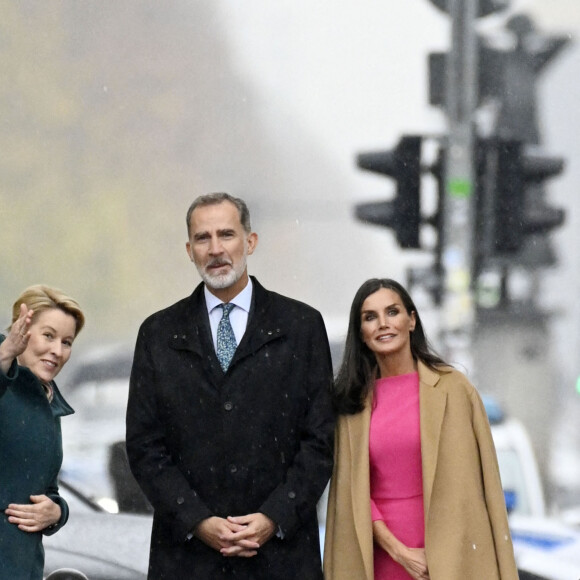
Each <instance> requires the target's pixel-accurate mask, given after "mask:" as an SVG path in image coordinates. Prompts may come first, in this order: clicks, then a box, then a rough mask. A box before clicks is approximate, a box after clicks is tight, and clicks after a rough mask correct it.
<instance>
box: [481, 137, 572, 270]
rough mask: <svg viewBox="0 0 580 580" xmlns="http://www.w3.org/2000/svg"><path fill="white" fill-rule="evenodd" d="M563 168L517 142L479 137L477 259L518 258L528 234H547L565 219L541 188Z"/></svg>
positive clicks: (557, 161) (553, 159)
mask: <svg viewBox="0 0 580 580" xmlns="http://www.w3.org/2000/svg"><path fill="white" fill-rule="evenodd" d="M563 168H564V161H563V159H562V158H561V157H554V156H549V155H546V154H544V153H542V152H541V151H539V150H538V149H537V148H534V147H532V146H529V145H524V144H523V143H522V142H521V141H515V140H504V139H499V138H491V139H480V140H478V143H477V146H476V171H477V184H478V191H477V229H476V232H477V239H478V244H477V245H478V257H479V261H481V260H485V259H486V258H490V257H500V258H501V257H504V258H510V259H514V258H515V259H517V254H518V253H520V252H521V251H522V250H523V249H524V246H525V244H526V242H527V240H528V239H529V237H530V236H532V235H538V236H541V237H542V236H543V237H546V235H547V234H549V233H550V232H551V230H553V229H555V228H557V227H559V226H561V225H562V224H563V223H564V216H565V213H564V210H562V209H560V208H554V207H552V206H549V205H547V204H546V202H545V199H544V197H545V195H544V187H543V184H544V182H545V181H546V180H547V179H549V178H551V177H554V176H556V175H558V174H559V173H561V172H562V170H563ZM524 265H526V264H524Z"/></svg>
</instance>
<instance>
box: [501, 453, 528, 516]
mask: <svg viewBox="0 0 580 580" xmlns="http://www.w3.org/2000/svg"><path fill="white" fill-rule="evenodd" d="M497 460H498V463H499V471H500V474H501V482H502V487H503V489H504V491H508V492H515V505H514V506H513V509H512V513H516V514H521V515H529V514H531V509H530V499H529V497H528V493H527V488H526V482H525V478H524V473H523V469H522V464H521V462H520V458H519V456H518V454H517V453H516V451H515V450H514V449H498V450H497Z"/></svg>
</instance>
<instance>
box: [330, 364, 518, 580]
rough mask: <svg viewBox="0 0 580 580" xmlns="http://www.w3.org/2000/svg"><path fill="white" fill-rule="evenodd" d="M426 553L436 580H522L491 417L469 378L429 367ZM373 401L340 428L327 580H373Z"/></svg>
mask: <svg viewBox="0 0 580 580" xmlns="http://www.w3.org/2000/svg"><path fill="white" fill-rule="evenodd" d="M418 371H419V383H420V386H419V401H420V423H421V455H422V470H423V499H424V507H425V550H426V555H427V565H428V567H429V572H430V578H431V580H465V579H466V578H469V579H470V580H517V578H518V573H517V570H516V565H515V561H514V553H513V547H512V542H511V537H510V532H509V528H508V520H507V513H506V508H505V500H504V496H503V491H502V486H501V481H500V476H499V467H498V463H497V457H496V454H495V447H494V444H493V439H492V436H491V430H490V427H489V422H488V420H487V415H486V412H485V408H484V406H483V403H482V401H481V398H480V397H479V394H478V393H477V391H476V389H475V387H473V385H471V383H469V381H468V380H467V378H466V377H465V376H464V375H463V374H462V373H460V372H459V371H457V370H455V369H452V368H451V367H443V368H441V369H439V370H437V371H433V370H431V369H430V368H428V367H427V366H426V365H424V364H423V363H421V362H420V363H419V366H418ZM370 408H371V404H370V398H369V401H368V402H367V405H366V406H365V409H364V410H363V411H362V412H361V413H358V414H356V415H342V416H340V417H339V421H338V424H337V429H336V442H335V465H334V472H333V476H332V480H331V487H330V495H329V503H328V513H327V520H326V522H327V526H326V541H325V548H324V578H325V580H353V579H356V580H373V532H372V522H371V508H370V483H369V451H368V450H369V425H370V415H371V411H370Z"/></svg>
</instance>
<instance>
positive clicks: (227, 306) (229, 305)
mask: <svg viewBox="0 0 580 580" xmlns="http://www.w3.org/2000/svg"><path fill="white" fill-rule="evenodd" d="M234 306H235V304H232V303H231V302H228V303H227V304H222V305H221V307H222V310H223V311H224V314H223V315H224V316H229V315H230V312H231V311H232V309H233V307H234Z"/></svg>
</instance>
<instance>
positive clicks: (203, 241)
mask: <svg viewBox="0 0 580 580" xmlns="http://www.w3.org/2000/svg"><path fill="white" fill-rule="evenodd" d="M257 242H258V236H257V235H256V234H255V233H250V234H247V233H246V232H245V231H244V228H243V227H242V224H241V222H240V214H239V212H238V210H237V208H236V206H235V205H234V204H233V203H230V202H229V201H224V202H222V203H219V204H212V205H205V206H200V207H197V208H196V209H195V210H194V211H193V213H192V214H191V221H190V228H189V241H188V242H187V244H186V248H187V253H188V254H189V257H190V259H191V261H192V262H193V263H194V264H195V266H196V268H197V271H198V272H199V275H200V276H201V277H202V279H203V281H204V282H205V284H206V285H207V287H208V288H209V289H210V290H216V291H217V292H214V294H216V295H219V294H220V292H219V291H224V290H227V291H228V294H231V296H232V297H233V296H235V295H236V294H237V293H238V292H239V291H241V290H242V289H243V288H244V287H245V286H246V283H247V277H248V274H247V270H246V258H247V256H248V255H250V254H252V253H253V252H254V248H255V247H256V244H257ZM230 291H233V292H230Z"/></svg>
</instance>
